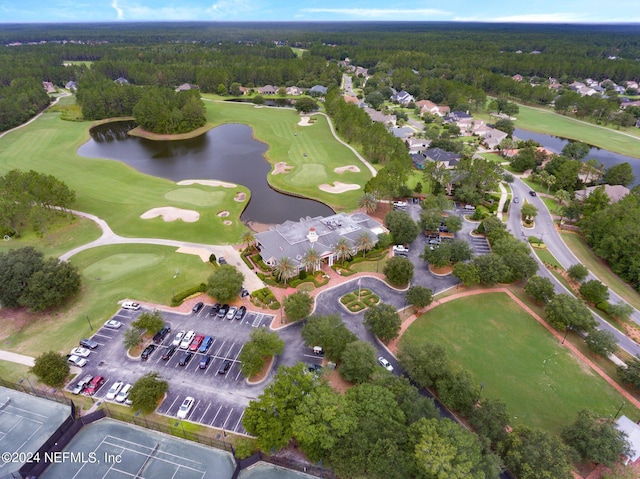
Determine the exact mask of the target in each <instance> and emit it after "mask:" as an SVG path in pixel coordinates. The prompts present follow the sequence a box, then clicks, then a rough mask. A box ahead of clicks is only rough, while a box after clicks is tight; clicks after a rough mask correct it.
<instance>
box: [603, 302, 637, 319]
mask: <svg viewBox="0 0 640 479" xmlns="http://www.w3.org/2000/svg"><path fill="white" fill-rule="evenodd" d="M633 311H634V309H633V306H630V305H628V304H627V303H616V304H610V305H609V315H610V316H611V317H612V318H615V319H620V320H622V321H626V320H628V319H629V317H630V316H631V315H632V314H633Z"/></svg>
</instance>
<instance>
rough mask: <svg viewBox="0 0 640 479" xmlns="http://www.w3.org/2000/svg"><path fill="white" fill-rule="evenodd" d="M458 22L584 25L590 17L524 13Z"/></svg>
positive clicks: (460, 18) (457, 20)
mask: <svg viewBox="0 0 640 479" xmlns="http://www.w3.org/2000/svg"><path fill="white" fill-rule="evenodd" d="M453 20H454V21H456V22H489V23H584V22H588V21H589V17H588V16H587V15H586V14H583V13H576V12H570V13H562V12H557V13H523V14H520V15H506V16H495V17H456V18H454V19H453Z"/></svg>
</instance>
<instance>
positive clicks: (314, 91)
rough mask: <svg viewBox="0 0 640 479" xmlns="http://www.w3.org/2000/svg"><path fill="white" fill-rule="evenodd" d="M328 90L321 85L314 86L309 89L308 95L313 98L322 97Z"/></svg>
mask: <svg viewBox="0 0 640 479" xmlns="http://www.w3.org/2000/svg"><path fill="white" fill-rule="evenodd" d="M327 90H328V88H327V87H326V86H322V85H314V86H312V87H311V88H310V89H309V94H311V95H314V96H324V95H326V94H327Z"/></svg>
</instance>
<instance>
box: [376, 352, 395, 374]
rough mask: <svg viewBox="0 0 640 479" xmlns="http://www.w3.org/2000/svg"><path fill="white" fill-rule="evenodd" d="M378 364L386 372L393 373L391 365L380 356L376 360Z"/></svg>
mask: <svg viewBox="0 0 640 479" xmlns="http://www.w3.org/2000/svg"><path fill="white" fill-rule="evenodd" d="M378 364H380V366H382V367H383V368H385V369H386V370H387V371H389V372H393V366H392V365H391V363H390V362H389V361H387V360H386V359H385V358H383V357H382V356H380V357H379V358H378Z"/></svg>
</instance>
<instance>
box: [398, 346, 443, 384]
mask: <svg viewBox="0 0 640 479" xmlns="http://www.w3.org/2000/svg"><path fill="white" fill-rule="evenodd" d="M398 361H399V362H400V365H401V366H402V368H403V369H404V370H405V371H407V374H408V375H409V377H410V378H411V379H412V380H414V381H415V382H416V384H418V386H420V387H431V386H433V385H434V384H435V382H436V381H437V380H438V379H440V378H442V377H444V376H445V375H446V374H447V372H448V370H449V359H448V358H447V352H446V350H445V349H444V347H442V346H441V345H439V344H434V343H423V344H417V343H409V342H408V341H401V342H400V344H399V346H398Z"/></svg>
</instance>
